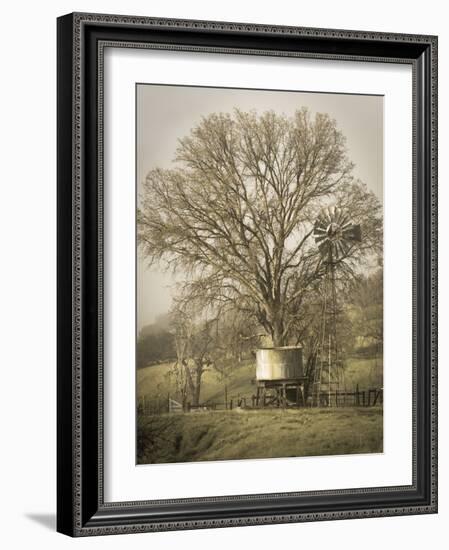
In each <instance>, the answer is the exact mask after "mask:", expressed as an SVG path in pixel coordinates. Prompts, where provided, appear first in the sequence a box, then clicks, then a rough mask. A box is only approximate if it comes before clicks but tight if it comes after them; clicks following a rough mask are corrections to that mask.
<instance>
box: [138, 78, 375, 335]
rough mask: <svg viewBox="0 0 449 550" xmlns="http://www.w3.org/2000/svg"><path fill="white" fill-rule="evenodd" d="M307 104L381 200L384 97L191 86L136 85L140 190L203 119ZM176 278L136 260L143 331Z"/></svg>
mask: <svg viewBox="0 0 449 550" xmlns="http://www.w3.org/2000/svg"><path fill="white" fill-rule="evenodd" d="M303 106H306V107H308V108H309V110H310V111H312V114H313V113H314V112H322V113H328V114H329V116H330V117H331V118H334V119H335V120H336V122H337V127H338V128H339V129H340V130H341V132H342V133H343V135H345V136H346V140H347V142H346V144H347V148H348V156H349V158H350V159H351V161H352V162H353V163H354V164H355V168H354V175H355V177H356V178H360V179H361V180H362V181H363V182H364V183H365V184H366V185H367V186H368V188H369V189H370V190H372V191H373V192H374V193H375V194H376V195H377V196H378V198H379V199H380V200H381V201H382V199H383V98H382V97H380V96H367V95H349V94H348V95H346V94H328V93H316V92H314V93H307V92H284V91H282V92H278V91H265V90H238V89H229V88H228V89H225V88H202V87H189V86H161V85H151V84H139V85H137V192H138V193H139V188H140V185H141V183H142V182H143V181H144V180H145V177H146V175H147V173H148V172H149V171H150V170H151V169H153V168H156V167H161V168H169V167H171V166H172V159H173V157H174V154H175V149H176V147H177V140H178V138H180V137H183V136H185V135H187V134H188V133H189V132H190V129H191V128H192V127H194V126H195V125H197V124H198V122H199V121H200V119H201V117H202V116H207V115H208V114H210V113H214V112H231V111H232V110H233V109H234V108H236V107H237V108H239V109H241V110H244V111H249V110H251V109H254V110H256V111H258V112H263V111H267V110H274V111H276V112H278V113H283V114H285V115H287V116H291V115H292V114H293V113H294V112H295V111H296V110H297V109H300V108H301V107H303ZM171 284H173V278H172V277H171V276H170V275H168V274H166V273H162V272H159V271H157V270H155V269H152V270H151V271H150V270H148V269H147V268H146V267H145V262H144V261H142V259H141V258H139V257H138V261H137V325H138V330H140V329H141V328H142V327H143V326H144V325H147V324H149V323H152V322H153V321H154V320H155V318H156V317H157V316H158V315H161V314H163V313H166V312H167V311H168V310H169V308H170V305H171V292H170V285H171Z"/></svg>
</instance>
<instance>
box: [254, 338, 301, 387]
mask: <svg viewBox="0 0 449 550" xmlns="http://www.w3.org/2000/svg"><path fill="white" fill-rule="evenodd" d="M303 376H304V373H303V365H302V348H301V347H299V346H284V347H279V348H261V349H258V350H257V353H256V378H257V380H285V379H288V378H290V379H291V378H302V377H303Z"/></svg>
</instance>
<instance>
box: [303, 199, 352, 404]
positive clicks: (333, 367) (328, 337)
mask: <svg viewBox="0 0 449 550" xmlns="http://www.w3.org/2000/svg"><path fill="white" fill-rule="evenodd" d="M313 235H314V238H315V243H316V244H317V245H318V250H319V252H320V254H321V256H322V259H323V263H324V265H325V276H324V282H323V283H324V284H323V292H322V318H321V323H320V341H319V348H318V355H317V363H316V366H315V374H314V381H313V392H312V404H313V405H317V406H318V405H320V403H321V401H322V399H323V397H325V399H326V401H327V404H328V405H329V406H330V404H331V395H332V393H334V392H335V393H336V392H337V391H338V390H339V387H340V383H341V382H342V377H343V374H344V373H343V368H342V363H341V361H340V359H339V353H338V342H337V315H338V311H337V291H336V282H335V272H336V269H337V267H338V266H339V265H342V264H343V263H344V261H345V259H346V258H347V257H348V254H349V253H350V251H351V249H352V248H353V246H354V245H355V244H356V243H357V242H360V241H361V240H362V231H361V228H360V225H357V224H354V223H353V222H352V221H351V218H350V215H349V214H348V213H347V212H345V211H344V210H343V209H341V208H338V207H330V208H326V209H324V210H323V211H322V212H321V213H320V215H319V216H318V219H317V220H316V222H315V225H314V229H313Z"/></svg>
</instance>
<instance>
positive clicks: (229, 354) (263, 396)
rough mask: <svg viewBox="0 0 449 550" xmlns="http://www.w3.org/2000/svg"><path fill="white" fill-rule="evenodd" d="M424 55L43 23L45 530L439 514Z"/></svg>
mask: <svg viewBox="0 0 449 550" xmlns="http://www.w3.org/2000/svg"><path fill="white" fill-rule="evenodd" d="M436 201H437V38H436V37H435V36H424V35H403V34H384V33H374V32H362V31H346V30H331V29H312V28H294V27H275V26H264V25H253V24H247V23H245V24H243V23H222V22H208V21H193V20H192V21H185V20H182V21H181V20H172V19H154V18H148V17H134V16H129V17H128V16H115V15H101V14H83V13H76V14H70V15H66V16H63V17H60V18H59V19H58V513H57V528H58V531H60V532H62V533H65V534H68V535H71V536H88V535H103V534H118V533H132V532H143V531H162V530H175V529H199V528H210V527H225V526H238V525H258V524H267V523H285V522H302V521H315V520H330V519H339V518H363V517H373V516H392V515H404V514H420V513H435V512H436V511H437V265H436V262H437V225H436V224H437V204H436Z"/></svg>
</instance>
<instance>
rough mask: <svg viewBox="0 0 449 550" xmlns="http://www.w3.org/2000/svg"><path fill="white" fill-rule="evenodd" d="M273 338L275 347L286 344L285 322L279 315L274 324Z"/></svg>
mask: <svg viewBox="0 0 449 550" xmlns="http://www.w3.org/2000/svg"><path fill="white" fill-rule="evenodd" d="M271 339H272V340H273V347H274V348H277V347H282V346H285V345H286V342H285V336H284V323H283V322H282V319H280V318H279V317H277V318H275V319H274V321H273V324H272V330H271Z"/></svg>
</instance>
